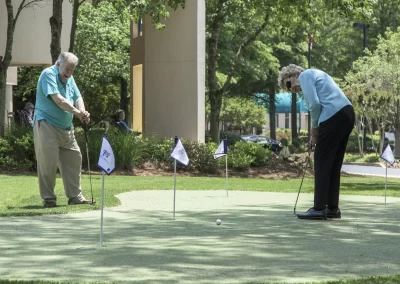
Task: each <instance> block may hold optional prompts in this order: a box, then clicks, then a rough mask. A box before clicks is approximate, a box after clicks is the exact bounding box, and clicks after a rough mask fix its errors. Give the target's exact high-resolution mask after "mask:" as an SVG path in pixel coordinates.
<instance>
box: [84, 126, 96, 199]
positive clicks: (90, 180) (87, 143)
mask: <svg viewBox="0 0 400 284" xmlns="http://www.w3.org/2000/svg"><path fill="white" fill-rule="evenodd" d="M83 130H84V132H85V140H86V157H87V162H88V170H89V182H90V193H91V195H92V202H91V203H90V205H94V201H93V200H94V199H93V188H92V175H91V173H90V160H89V139H88V133H87V123H86V122H84V123H83Z"/></svg>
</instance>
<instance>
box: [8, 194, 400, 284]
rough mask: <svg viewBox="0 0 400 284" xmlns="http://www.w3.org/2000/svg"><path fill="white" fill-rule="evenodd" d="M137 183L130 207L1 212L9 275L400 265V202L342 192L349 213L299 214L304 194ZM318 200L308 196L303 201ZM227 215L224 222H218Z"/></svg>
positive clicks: (198, 274)
mask: <svg viewBox="0 0 400 284" xmlns="http://www.w3.org/2000/svg"><path fill="white" fill-rule="evenodd" d="M225 195H226V193H225V191H178V192H177V199H176V210H177V211H176V220H172V208H173V192H172V191H135V192H130V193H124V194H121V195H120V196H119V198H121V200H122V205H121V206H119V207H114V208H107V209H105V210H104V231H103V242H104V245H105V247H103V248H100V247H99V233H100V211H90V212H85V213H77V214H69V215H52V216H37V217H13V218H0V279H20V280H36V279H41V280H57V281H63V280H69V281H78V282H79V281H81V282H90V281H106V282H111V281H114V282H121V283H122V282H125V283H246V282H289V283H295V282H296V283H298V282H306V281H326V280H342V279H351V278H360V277H368V276H373V275H386V274H396V273H399V271H400V257H399V256H400V246H399V235H400V222H399V218H400V200H399V199H395V198H388V199H387V202H388V203H387V204H384V203H383V201H384V199H383V197H360V196H341V208H342V211H343V213H342V214H343V219H341V220H328V221H307V220H299V219H297V218H295V217H294V215H293V205H294V202H295V200H296V196H297V193H291V194H283V193H263V192H240V191H235V192H230V193H229V197H226V196H225ZM311 204H312V195H309V194H301V196H300V200H299V205H298V209H299V210H300V211H304V210H306V209H308V207H310V206H311ZM218 218H220V219H221V220H222V225H220V226H217V225H216V224H215V220H216V219H218Z"/></svg>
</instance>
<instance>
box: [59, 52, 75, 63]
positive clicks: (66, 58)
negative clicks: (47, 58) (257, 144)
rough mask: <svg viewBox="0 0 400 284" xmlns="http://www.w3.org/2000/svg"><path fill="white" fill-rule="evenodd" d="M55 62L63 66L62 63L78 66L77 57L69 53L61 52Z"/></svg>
mask: <svg viewBox="0 0 400 284" xmlns="http://www.w3.org/2000/svg"><path fill="white" fill-rule="evenodd" d="M57 62H59V63H60V64H63V63H64V62H69V63H72V64H75V65H78V57H76V55H74V54H72V53H71V52H62V53H61V54H60V55H59V56H58V59H57Z"/></svg>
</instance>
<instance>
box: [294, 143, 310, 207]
mask: <svg viewBox="0 0 400 284" xmlns="http://www.w3.org/2000/svg"><path fill="white" fill-rule="evenodd" d="M311 152H312V148H310V150H309V151H308V156H307V157H306V161H305V163H304V169H303V177H302V179H301V183H300V188H299V192H298V193H297V198H296V203H295V204H294V209H293V214H294V215H296V207H297V201H298V200H299V196H300V191H301V187H302V185H303V181H304V176H305V175H306V171H307V164H308V161H309V160H310V158H311Z"/></svg>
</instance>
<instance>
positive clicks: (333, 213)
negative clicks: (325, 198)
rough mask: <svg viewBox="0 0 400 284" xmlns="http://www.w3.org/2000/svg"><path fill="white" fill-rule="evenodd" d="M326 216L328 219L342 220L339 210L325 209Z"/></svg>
mask: <svg viewBox="0 0 400 284" xmlns="http://www.w3.org/2000/svg"><path fill="white" fill-rule="evenodd" d="M326 216H327V217H328V218H338V219H340V218H342V212H340V208H336V209H329V208H328V209H326Z"/></svg>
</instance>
